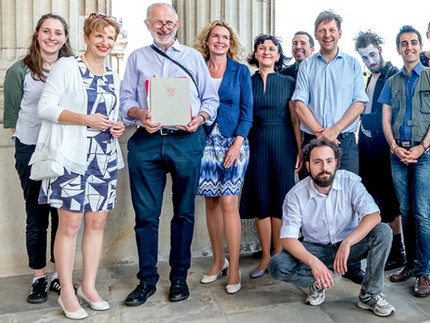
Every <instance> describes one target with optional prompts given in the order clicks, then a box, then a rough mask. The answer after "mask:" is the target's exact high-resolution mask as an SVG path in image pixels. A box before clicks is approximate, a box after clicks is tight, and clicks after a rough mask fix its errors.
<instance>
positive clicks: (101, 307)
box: [76, 287, 110, 311]
mask: <svg viewBox="0 0 430 323" xmlns="http://www.w3.org/2000/svg"><path fill="white" fill-rule="evenodd" d="M76 294H77V295H78V297H79V298H80V299H82V300H83V301H84V302H85V303H87V304H88V305H89V306H90V308H91V309H92V310H94V311H106V310H108V309H109V308H110V306H109V303H108V302H106V301H101V302H91V301H90V300H89V299H88V297H86V296H85V294H84V292H83V291H82V289H81V287H79V288H78V292H77V293H76Z"/></svg>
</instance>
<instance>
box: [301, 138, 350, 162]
mask: <svg viewBox="0 0 430 323" xmlns="http://www.w3.org/2000/svg"><path fill="white" fill-rule="evenodd" d="M324 146H327V147H330V148H331V149H333V151H334V157H335V158H336V159H337V161H338V165H337V167H338V168H339V166H340V158H341V157H342V149H341V148H340V147H339V146H336V145H335V144H334V142H332V141H329V140H327V139H325V138H323V139H312V140H311V141H309V143H308V144H307V145H306V146H304V147H303V149H302V157H303V161H304V162H310V160H311V152H312V150H313V149H314V148H315V147H324Z"/></svg>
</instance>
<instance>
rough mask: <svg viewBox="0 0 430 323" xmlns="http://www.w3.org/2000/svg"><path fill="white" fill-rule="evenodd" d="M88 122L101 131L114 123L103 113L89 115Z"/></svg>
mask: <svg viewBox="0 0 430 323" xmlns="http://www.w3.org/2000/svg"><path fill="white" fill-rule="evenodd" d="M86 123H87V125H88V126H89V127H90V128H93V129H97V130H100V131H105V130H106V129H108V128H110V127H112V124H113V122H112V121H109V119H108V118H107V117H106V116H104V115H103V114H101V113H95V114H89V115H87V122H86Z"/></svg>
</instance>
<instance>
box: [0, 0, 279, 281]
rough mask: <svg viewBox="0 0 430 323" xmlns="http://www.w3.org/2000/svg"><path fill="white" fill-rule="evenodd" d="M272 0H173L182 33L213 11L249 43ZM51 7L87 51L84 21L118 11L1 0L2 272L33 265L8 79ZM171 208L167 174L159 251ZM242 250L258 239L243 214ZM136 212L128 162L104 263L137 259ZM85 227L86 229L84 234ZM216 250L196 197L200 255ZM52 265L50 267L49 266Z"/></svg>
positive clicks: (105, 0) (89, 0)
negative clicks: (7, 114) (6, 109)
mask: <svg viewBox="0 0 430 323" xmlns="http://www.w3.org/2000/svg"><path fill="white" fill-rule="evenodd" d="M273 3H274V0H272V1H269V0H267V1H264V0H231V1H229V0H219V1H209V0H177V1H173V5H174V6H175V7H176V8H178V14H179V16H180V17H181V19H182V21H183V23H182V26H181V30H180V33H179V35H178V36H179V37H180V38H183V40H181V42H183V43H186V44H189V45H190V44H191V43H192V41H193V39H194V37H195V35H196V33H197V32H198V30H199V29H200V28H201V26H203V25H204V24H205V23H207V22H209V21H210V20H213V19H226V20H227V21H229V22H230V23H231V24H232V25H233V26H234V27H235V28H236V29H237V30H238V31H239V32H240V35H241V39H242V42H243V43H244V44H245V45H246V48H247V50H250V48H252V41H253V38H254V37H255V36H256V35H258V34H259V33H261V32H270V31H273V25H274V23H273V20H272V19H271V18H270V17H272V16H273V15H272V13H273V12H272V11H273ZM47 12H54V13H57V14H60V15H61V16H63V17H64V18H65V19H66V20H67V21H68V23H69V27H70V34H71V35H72V36H71V42H72V46H73V48H74V49H75V51H76V52H77V53H80V52H82V50H83V49H84V45H83V42H82V25H83V21H84V19H85V17H87V16H88V15H89V14H90V13H91V12H106V13H110V12H111V3H110V1H109V0H64V1H49V0H39V1H32V0H20V1H12V0H11V1H9V0H4V1H0V165H1V167H0V178H1V182H2V184H0V219H1V223H2V224H1V225H0V243H1V245H2V248H0V263H1V264H2V265H1V266H0V277H4V276H12V275H21V274H27V273H29V269H28V260H27V254H26V247H25V210H24V200H23V197H22V191H21V188H20V184H19V180H18V176H17V174H16V171H15V168H14V162H15V161H14V146H13V142H12V141H11V140H10V135H11V132H10V130H9V129H3V126H2V125H3V82H4V75H5V72H6V70H7V68H8V67H9V66H10V65H12V63H13V62H15V61H16V60H18V59H19V58H22V57H23V56H24V54H25V52H26V49H27V47H28V44H29V37H30V35H31V33H32V32H33V29H34V26H35V25H36V23H37V20H38V19H39V17H40V16H41V15H43V14H45V13H47ZM133 131H134V129H132V128H129V129H127V131H126V133H125V134H124V136H122V138H121V140H120V142H121V147H122V152H123V155H124V157H125V158H126V156H127V155H126V143H127V140H128V138H129V137H130V135H131V134H132V133H133ZM171 215H172V204H171V182H170V179H169V180H168V182H167V185H166V190H165V194H164V202H163V210H162V215H161V219H160V234H159V240H160V244H159V259H163V260H165V259H167V258H168V254H169V249H170V219H171ZM242 225H243V234H242V251H243V252H246V251H253V250H255V248H257V247H258V239H257V236H256V233H255V229H254V223H253V220H247V221H243V222H242ZM133 228H134V212H133V208H132V205H131V197H130V189H129V181H128V170H127V168H125V169H122V170H120V171H119V181H118V203H117V205H116V207H115V209H114V210H113V211H111V212H110V214H109V216H108V221H107V224H106V230H105V243H104V248H103V255H102V265H103V264H116V263H137V251H136V244H135V237H134V230H133ZM81 234H82V229H81V232H80V235H79V238H78V241H80V237H81ZM76 250H77V251H78V252H77V258H76V266H75V267H76V268H82V258H81V253H80V243H78V245H77V247H76ZM210 254H211V248H210V242H209V237H208V233H207V228H206V220H205V210H204V200H203V198H199V197H198V198H196V225H195V234H194V240H193V245H192V255H193V257H200V256H207V255H210ZM48 270H51V268H48Z"/></svg>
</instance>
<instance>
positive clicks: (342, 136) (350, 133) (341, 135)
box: [304, 132, 355, 140]
mask: <svg viewBox="0 0 430 323" xmlns="http://www.w3.org/2000/svg"><path fill="white" fill-rule="evenodd" d="M354 135H355V134H354V133H353V132H342V133H340V134H339V135H338V136H337V139H339V140H343V139H345V138H347V137H348V136H354ZM304 136H305V138H308V139H313V138H316V136H315V135H311V134H309V133H307V132H305V133H304Z"/></svg>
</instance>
